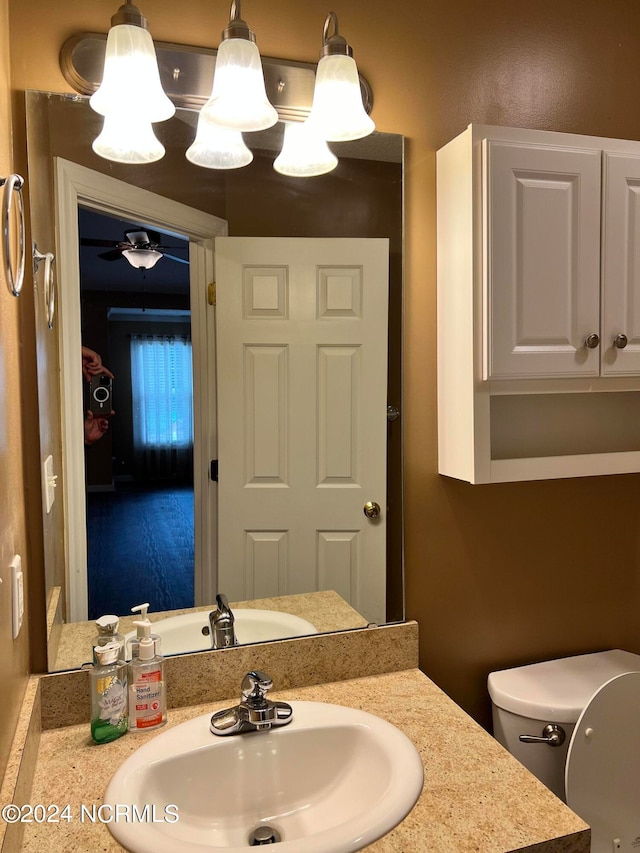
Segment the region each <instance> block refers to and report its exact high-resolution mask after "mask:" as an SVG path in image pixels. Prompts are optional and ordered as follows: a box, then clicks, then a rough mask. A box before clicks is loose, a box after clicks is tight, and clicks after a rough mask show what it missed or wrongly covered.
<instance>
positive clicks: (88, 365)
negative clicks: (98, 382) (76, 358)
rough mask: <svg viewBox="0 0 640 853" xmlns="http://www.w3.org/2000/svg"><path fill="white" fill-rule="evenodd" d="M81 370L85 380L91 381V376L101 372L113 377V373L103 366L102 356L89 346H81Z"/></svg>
mask: <svg viewBox="0 0 640 853" xmlns="http://www.w3.org/2000/svg"><path fill="white" fill-rule="evenodd" d="M82 372H83V374H84V378H85V379H86V380H87V382H91V377H92V376H99V375H100V374H101V373H104V374H106V375H107V376H110V377H111V379H113V378H114V376H113V373H112V372H111V371H110V370H109V369H108V368H107V367H105V366H104V364H103V363H102V358H101V357H100V356H99V355H98V353H97V352H95V350H92V349H89V347H82Z"/></svg>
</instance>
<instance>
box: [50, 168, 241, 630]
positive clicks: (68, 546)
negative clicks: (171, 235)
mask: <svg viewBox="0 0 640 853" xmlns="http://www.w3.org/2000/svg"><path fill="white" fill-rule="evenodd" d="M55 184H56V186H55V198H56V216H57V237H56V239H57V246H56V256H57V265H58V282H59V286H58V291H59V292H58V347H59V364H60V393H61V408H62V412H61V418H62V472H63V478H64V515H65V566H66V569H65V571H66V607H67V621H71V622H77V621H85V620H86V619H87V617H88V599H87V541H86V511H85V479H84V427H83V419H84V412H83V399H82V382H81V379H82V375H81V372H80V363H81V361H80V348H81V346H82V339H81V327H80V262H79V258H80V255H79V241H78V206H79V205H80V204H82V205H83V206H85V207H89V208H92V209H94V210H98V211H101V212H104V213H108V214H111V215H113V216H118V217H121V218H124V219H130V218H135V219H141V220H142V221H143V222H144V223H145V224H146V225H149V226H150V227H155V228H159V229H161V230H164V231H173V232H179V235H182V236H187V237H188V238H189V277H190V290H191V312H192V314H191V336H192V342H193V378H194V389H197V392H196V393H195V394H194V503H195V507H196V513H195V519H196V528H195V545H196V547H195V567H196V568H195V603H196V604H200V603H207V602H209V601H212V600H213V596H214V595H215V589H216V574H217V572H216V552H217V491H216V490H215V489H214V488H210V487H209V485H210V484H209V460H210V459H215V458H217V454H216V449H217V435H216V426H215V425H216V388H215V364H213V365H212V364H209V363H208V358H207V353H208V352H210V351H211V349H210V347H208V346H207V340H209V341H215V322H214V317H213V316H212V315H213V311H209V310H207V301H206V300H207V284H208V283H209V282H212V281H213V258H214V238H215V237H217V236H225V235H226V234H227V233H228V226H227V222H226V221H225V220H223V219H219V218H218V217H216V216H212V215H210V214H208V213H203V212H202V211H199V210H195V209H194V208H190V207H187V206H186V205H184V204H180V203H179V202H176V201H173V200H171V199H167V198H164V197H162V196H159V195H156V194H155V193H152V192H149V191H148V190H144V189H140V188H139V187H135V186H132V185H131V184H127V183H125V182H124V181H120V180H117V179H115V178H111V177H109V176H108V175H103V174H102V173H100V172H95V171H93V170H92V169H87V168H86V167H84V166H79V165H78V164H77V163H72V162H70V161H68V160H63V159H62V158H60V157H57V158H56V169H55ZM212 336H213V337H212ZM213 351H215V350H213ZM198 436H202V437H204V438H203V440H198Z"/></svg>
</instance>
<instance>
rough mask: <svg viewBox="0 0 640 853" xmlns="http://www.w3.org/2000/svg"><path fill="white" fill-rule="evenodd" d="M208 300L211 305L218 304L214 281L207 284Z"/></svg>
mask: <svg viewBox="0 0 640 853" xmlns="http://www.w3.org/2000/svg"><path fill="white" fill-rule="evenodd" d="M207 302H208V303H209V305H215V304H216V283H215V281H212V282H211V283H210V284H208V285H207Z"/></svg>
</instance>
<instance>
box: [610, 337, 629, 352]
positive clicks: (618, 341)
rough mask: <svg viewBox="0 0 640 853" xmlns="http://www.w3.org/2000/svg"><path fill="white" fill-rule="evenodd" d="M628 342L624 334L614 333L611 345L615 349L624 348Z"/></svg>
mask: <svg viewBox="0 0 640 853" xmlns="http://www.w3.org/2000/svg"><path fill="white" fill-rule="evenodd" d="M628 343H629V340H628V339H627V336H626V335H616V336H615V338H614V339H613V345H614V347H616V349H624V348H625V347H626V345H627V344H628Z"/></svg>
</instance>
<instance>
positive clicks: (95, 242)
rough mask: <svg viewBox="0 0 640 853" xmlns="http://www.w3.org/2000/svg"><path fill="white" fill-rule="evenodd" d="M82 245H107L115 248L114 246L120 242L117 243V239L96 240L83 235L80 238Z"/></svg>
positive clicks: (105, 246)
mask: <svg viewBox="0 0 640 853" xmlns="http://www.w3.org/2000/svg"><path fill="white" fill-rule="evenodd" d="M80 245H81V246H96V247H100V248H102V247H104V248H105V249H106V248H107V247H112V248H113V246H117V245H118V244H117V243H116V241H115V240H94V239H93V238H91V237H82V238H81V239H80Z"/></svg>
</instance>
